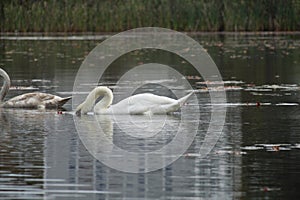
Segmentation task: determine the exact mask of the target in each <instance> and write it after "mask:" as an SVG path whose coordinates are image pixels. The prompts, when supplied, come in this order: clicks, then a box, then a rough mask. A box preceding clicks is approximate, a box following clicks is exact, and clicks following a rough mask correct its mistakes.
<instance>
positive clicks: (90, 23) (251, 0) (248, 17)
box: [0, 0, 300, 33]
mask: <svg viewBox="0 0 300 200" xmlns="http://www.w3.org/2000/svg"><path fill="white" fill-rule="evenodd" d="M146 26H157V27H165V28H170V29H174V30H179V31H299V30H300V1H299V0H289V1H286V0H185V1H182V0H151V1H149V0H127V1H122V0H102V1H97V0H89V1H86V0H39V1H37V0H26V1H24V0H11V1H8V0H1V1H0V28H1V31H2V32H45V33H48V32H65V33H67V32H115V31H123V30H127V29H131V28H136V27H146Z"/></svg>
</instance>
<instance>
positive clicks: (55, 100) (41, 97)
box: [0, 68, 71, 109]
mask: <svg viewBox="0 0 300 200" xmlns="http://www.w3.org/2000/svg"><path fill="white" fill-rule="evenodd" d="M0 76H2V77H3V79H4V84H3V87H2V89H1V91H0V107H4V108H28V109H36V108H47V109H51V108H59V107H62V106H63V105H64V104H65V103H66V102H67V101H68V100H69V99H71V97H66V98H62V97H59V96H56V95H52V94H46V93H40V92H33V93H26V94H22V95H19V96H16V97H14V98H12V99H10V100H7V101H5V102H4V97H5V96H6V94H7V93H8V91H9V88H10V78H9V76H8V74H7V73H6V72H5V71H4V70H2V69H1V68H0Z"/></svg>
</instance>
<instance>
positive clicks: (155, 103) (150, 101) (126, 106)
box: [76, 86, 193, 114]
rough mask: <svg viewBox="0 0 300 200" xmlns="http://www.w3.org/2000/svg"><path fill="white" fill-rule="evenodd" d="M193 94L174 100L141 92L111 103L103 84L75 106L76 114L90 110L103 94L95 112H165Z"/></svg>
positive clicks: (111, 95) (181, 103) (180, 104)
mask: <svg viewBox="0 0 300 200" xmlns="http://www.w3.org/2000/svg"><path fill="white" fill-rule="evenodd" d="M192 94H193V92H191V93H190V94H188V95H186V96H184V97H182V98H180V99H178V100H176V99H171V98H169V97H164V96H158V95H154V94H151V93H142V94H136V95H133V96H130V97H128V98H126V99H123V100H122V101H120V102H119V103H117V104H114V105H111V103H112V100H113V94H112V91H111V90H110V89H109V88H107V87H104V86H100V87H96V88H95V89H93V90H92V91H91V92H90V94H89V95H88V96H87V98H86V100H85V101H84V102H83V103H82V104H80V105H79V106H78V107H77V108H76V113H77V114H86V113H88V112H89V111H91V110H92V108H93V106H94V104H95V102H96V100H97V99H98V97H100V96H103V98H102V99H101V101H99V102H98V103H97V104H96V105H95V106H94V113H95V114H166V113H171V112H174V111H176V110H178V109H179V108H180V107H181V106H182V105H183V104H184V103H185V102H186V101H187V100H188V98H189V97H190V96H191V95H192Z"/></svg>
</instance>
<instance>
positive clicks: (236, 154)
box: [0, 35, 300, 199]
mask: <svg viewBox="0 0 300 200" xmlns="http://www.w3.org/2000/svg"><path fill="white" fill-rule="evenodd" d="M195 39H197V40H199V41H200V43H201V44H203V45H204V48H206V49H207V50H208V52H209V53H210V54H211V56H212V57H213V59H214V60H215V62H216V64H217V65H218V67H219V68H220V71H221V73H222V75H223V77H224V80H225V88H226V91H227V101H228V104H226V105H223V106H227V118H226V123H225V126H224V129H223V133H222V135H221V137H220V140H219V142H218V143H217V144H216V146H215V148H214V149H213V150H212V152H211V153H210V154H209V155H208V156H207V157H206V158H205V159H201V157H200V156H199V149H200V148H201V145H202V143H203V141H204V139H205V132H206V131H207V126H208V123H209V120H210V107H211V104H210V102H209V95H208V93H207V88H206V85H207V84H213V83H204V82H203V81H202V80H201V77H200V76H199V74H195V71H193V70H192V69H190V68H189V66H188V64H186V63H184V61H182V60H180V59H179V60H176V59H173V58H171V57H168V55H167V54H164V53H163V52H159V55H155V52H150V54H153V55H150V56H149V57H148V56H147V55H145V54H146V53H145V52H142V53H141V54H139V53H137V52H134V53H133V54H134V55H135V56H133V57H131V58H128V59H127V60H126V59H120V60H118V61H116V62H115V63H113V65H114V66H115V67H112V68H110V69H109V70H108V71H107V73H106V76H105V77H104V78H103V79H102V80H101V82H100V84H103V85H109V86H113V83H114V82H115V81H116V80H117V79H118V78H119V77H120V75H121V73H122V70H125V71H126V69H128V68H130V67H132V66H135V65H137V64H138V63H141V62H143V63H146V62H147V60H151V59H153V58H155V59H157V60H156V62H158V63H163V64H166V63H168V62H171V61H172V62H173V64H174V66H175V68H177V69H178V70H179V71H180V72H182V71H183V72H182V73H183V74H184V75H185V76H186V78H187V79H188V80H190V82H191V84H192V85H193V87H194V88H196V89H198V90H199V92H198V93H196V95H197V98H198V103H197V102H196V103H195V102H191V103H190V105H186V107H187V108H188V109H193V106H199V107H200V111H201V112H200V120H199V127H198V130H197V135H196V137H195V139H194V141H193V143H192V145H191V146H190V147H189V148H188V150H187V151H186V152H185V153H184V154H183V155H182V156H181V157H180V158H179V159H178V160H176V161H175V162H174V163H172V164H170V165H168V166H167V167H165V168H163V169H161V170H156V171H153V172H150V173H146V174H144V173H141V174H133V173H124V172H120V171H117V170H114V169H111V168H109V167H107V166H106V165H105V164H103V163H101V162H99V161H97V160H96V159H95V158H94V157H93V156H92V155H91V154H90V153H89V151H88V150H87V149H86V147H85V145H84V141H82V140H81V136H79V135H78V134H77V132H76V128H75V123H74V120H73V117H74V116H73V115H72V114H71V113H69V112H64V113H63V114H62V115H61V114H57V113H56V112H55V111H54V112H53V111H47V112H41V111H34V110H13V109H1V110H0V137H1V142H0V198H1V199H10V198H11V199H126V198H128V199H133V198H136V199H157V198H160V199H199V198H203V199H262V198H264V199H277V198H278V199H299V196H300V194H299V192H298V185H300V182H299V180H300V177H299V169H300V161H299V157H300V151H299V144H300V136H299V131H300V126H299V120H300V111H299V109H298V102H299V80H300V71H299V69H300V68H299V63H300V60H299V58H300V51H299V47H300V42H299V36H294V35H290V36H260V37H259V36H230V35H229V36H224V35H223V36H218V35H212V36H197V37H195ZM97 43H98V41H93V40H76V41H74V40H73V41H68V40H66V41H55V40H51V41H40V40H37V41H26V40H22V41H18V40H11V41H9V40H1V43H0V66H1V67H3V68H4V69H5V70H6V71H7V72H8V73H9V74H10V76H11V79H12V86H13V87H12V89H11V91H10V93H9V95H8V96H9V97H12V96H15V95H17V94H21V93H23V92H27V91H36V90H38V91H42V92H50V93H53V94H60V95H61V96H64V95H65V96H68V95H70V94H71V93H72V92H71V91H72V87H73V81H74V78H75V75H76V72H77V70H78V68H79V66H80V63H81V62H82V60H83V59H84V56H85V55H86V54H87V53H88V52H89V51H90V50H91V49H92V48H93V47H95V45H96V44H97ZM160 60H164V61H162V62H160ZM178 63H181V64H180V65H179V64H178ZM120 66H122V69H120V68H121V67H120ZM185 66H186V67H185ZM181 70H182V71H181ZM165 81H169V82H172V79H168V80H165ZM158 84H159V83H157V85H158ZM157 85H156V86H157ZM150 86H151V88H152V89H153V88H154V90H155V91H151V92H157V91H158V90H159V88H157V87H152V86H153V85H148V86H147V87H145V88H143V90H147V89H149V88H148V87H150ZM151 88H150V89H151ZM176 89H177V90H182V89H183V88H176ZM214 90H215V92H218V88H214ZM166 94H168V96H171V95H172V94H171V93H166ZM66 109H67V110H70V109H71V105H70V103H68V104H67V105H66ZM84 117H85V118H86V119H87V120H89V119H90V118H94V117H96V118H97V123H99V124H100V125H101V127H102V128H103V129H104V130H105V131H104V133H105V135H99V134H96V132H94V133H93V132H91V133H92V134H95V135H94V137H95V138H97V139H95V140H91V141H89V142H91V144H93V145H95V147H99V149H94V150H95V151H98V150H100V151H102V152H112V151H114V148H115V147H113V146H111V144H112V143H113V144H115V145H117V147H119V148H127V149H129V150H130V151H132V152H134V151H135V150H137V149H139V150H140V149H143V150H144V152H148V151H149V150H153V149H154V148H157V147H159V146H161V145H163V144H164V143H168V142H170V140H171V139H172V138H173V137H174V135H176V134H175V133H176V131H177V127H178V126H179V124H180V120H179V119H180V118H181V115H180V113H177V114H175V115H173V116H167V119H168V123H167V126H166V127H165V131H166V132H165V134H163V135H155V134H154V132H151V131H152V130H155V128H157V127H159V126H160V124H159V123H158V122H161V121H163V119H161V117H162V116H158V117H157V118H153V128H150V129H149V131H150V132H149V134H153V135H152V136H151V137H149V140H142V139H140V138H139V137H140V136H141V135H142V132H141V131H132V132H130V133H131V135H129V136H128V135H125V134H123V132H122V130H124V129H125V130H128V129H130V130H134V129H132V128H133V124H131V123H130V121H129V120H128V119H127V118H126V117H124V116H122V117H120V118H119V119H117V120H118V121H117V122H116V119H111V118H110V117H108V116H84ZM132 118H134V121H136V123H137V124H138V125H139V126H138V128H140V129H143V126H144V125H145V123H146V124H149V121H148V118H147V116H133V117H132ZM76 119H78V120H83V118H76ZM164 120H165V119H164ZM157 124H158V125H157ZM135 125H136V124H135ZM150 127H151V126H150ZM135 128H136V127H135ZM174 131H175V133H174ZM184 131H186V132H188V131H189V127H184ZM145 132H147V130H146V129H145ZM104 141H105V142H104ZM100 144H101V146H99V145H100ZM145 144H146V145H145ZM145 147H146V148H145Z"/></svg>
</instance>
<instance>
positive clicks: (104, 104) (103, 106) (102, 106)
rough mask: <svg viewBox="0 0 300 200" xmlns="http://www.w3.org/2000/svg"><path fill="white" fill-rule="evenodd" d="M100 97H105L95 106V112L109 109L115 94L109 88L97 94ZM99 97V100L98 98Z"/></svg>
mask: <svg viewBox="0 0 300 200" xmlns="http://www.w3.org/2000/svg"><path fill="white" fill-rule="evenodd" d="M97 94H98V95H99V96H98V97H100V96H103V98H102V99H101V100H100V101H99V102H98V103H97V104H96V105H95V107H94V111H95V112H101V111H102V112H103V111H105V110H107V109H108V107H109V106H110V105H111V103H112V100H113V94H112V92H111V90H110V89H108V88H101V89H99V90H98V93H97ZM98 97H97V98H98Z"/></svg>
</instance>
